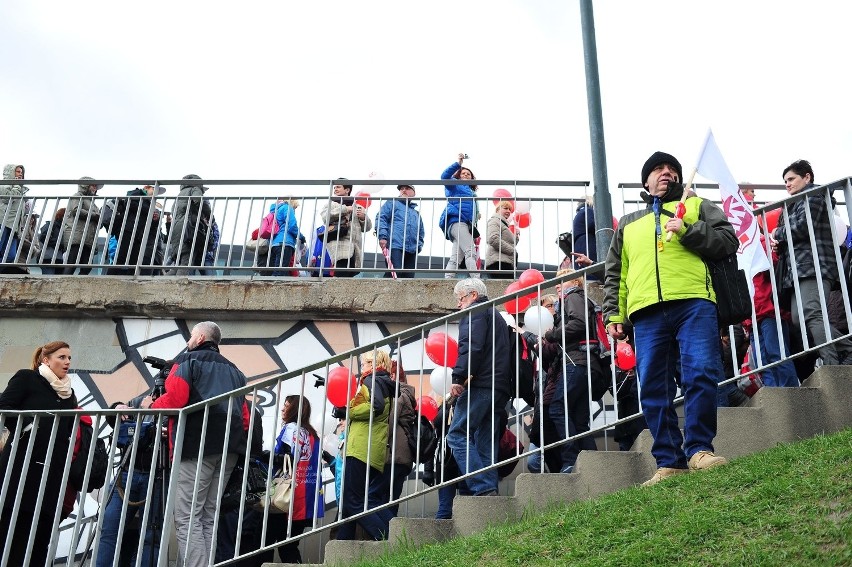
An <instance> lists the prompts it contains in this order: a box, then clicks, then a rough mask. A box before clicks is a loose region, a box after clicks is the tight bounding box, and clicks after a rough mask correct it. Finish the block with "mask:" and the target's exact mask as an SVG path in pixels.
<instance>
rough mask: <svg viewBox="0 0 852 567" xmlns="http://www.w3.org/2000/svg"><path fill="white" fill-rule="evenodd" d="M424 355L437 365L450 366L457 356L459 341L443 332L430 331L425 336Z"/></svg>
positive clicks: (453, 363)
mask: <svg viewBox="0 0 852 567" xmlns="http://www.w3.org/2000/svg"><path fill="white" fill-rule="evenodd" d="M426 356H428V357H429V360H431V361H432V362H434V363H435V364H437V365H438V366H448V367H449V368H452V367H453V366H455V365H456V361H457V360H458V358H459V343H457V342H456V340H455V339H454V338H453V337H448V336H447V335H446V334H444V333H432V334H430V335H429V336H428V337H426Z"/></svg>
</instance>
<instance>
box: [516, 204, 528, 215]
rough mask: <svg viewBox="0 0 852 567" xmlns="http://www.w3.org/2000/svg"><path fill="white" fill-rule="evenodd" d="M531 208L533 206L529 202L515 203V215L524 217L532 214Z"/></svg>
mask: <svg viewBox="0 0 852 567" xmlns="http://www.w3.org/2000/svg"><path fill="white" fill-rule="evenodd" d="M530 207H531V205H530V202H529V201H523V200H519V201H515V213H517V214H519V215H523V214H526V213H528V212H530Z"/></svg>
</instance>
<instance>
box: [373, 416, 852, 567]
mask: <svg viewBox="0 0 852 567" xmlns="http://www.w3.org/2000/svg"><path fill="white" fill-rule="evenodd" d="M744 434H746V433H744ZM850 541H852V430H846V431H844V432H841V433H838V434H835V435H831V436H825V437H817V438H814V439H809V440H806V441H802V442H800V443H797V444H792V445H779V446H778V447H776V448H774V449H772V450H770V451H766V452H764V453H760V454H756V455H751V456H748V457H743V458H741V459H737V460H736V461H734V462H733V463H731V464H730V465H728V466H726V467H721V468H718V469H714V470H710V471H706V472H702V473H695V474H690V475H683V476H680V477H675V478H672V479H669V480H666V481H665V482H663V483H661V484H658V485H657V486H654V487H650V488H641V487H640V488H632V489H628V490H622V491H620V492H617V493H614V494H610V495H608V496H605V497H601V498H598V499H596V500H594V501H588V502H581V503H574V504H570V505H568V506H564V507H559V508H554V509H552V510H549V511H547V512H545V513H543V514H536V515H529V516H528V517H525V518H524V519H523V520H522V521H520V522H515V523H512V524H508V525H506V526H503V527H499V528H494V529H491V530H488V531H486V532H483V533H482V534H479V535H477V536H473V537H468V538H464V539H455V540H452V541H449V542H446V543H442V544H435V545H430V546H426V547H423V548H420V549H416V550H414V549H408V550H406V549H403V550H398V551H396V552H395V553H393V554H392V555H388V556H386V557H383V558H380V559H374V560H371V561H365V562H362V563H359V564H358V565H363V566H366V565H378V566H383V567H412V566H415V565H416V566H431V565H461V566H465V567H473V566H479V565H489V566H500V565H595V566H598V565H617V566H625V565H642V566H645V565H714V566H715V565H749V566H757V565H785V566H789V565H820V566H822V565H852V551H850V546H849V542H850ZM398 549H399V548H398Z"/></svg>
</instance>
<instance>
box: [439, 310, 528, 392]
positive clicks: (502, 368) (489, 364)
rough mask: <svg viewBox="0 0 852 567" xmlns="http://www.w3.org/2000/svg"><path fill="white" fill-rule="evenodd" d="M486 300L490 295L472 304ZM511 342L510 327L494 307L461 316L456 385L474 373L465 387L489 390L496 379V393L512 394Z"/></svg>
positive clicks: (455, 376) (454, 371)
mask: <svg viewBox="0 0 852 567" xmlns="http://www.w3.org/2000/svg"><path fill="white" fill-rule="evenodd" d="M486 301H488V298H487V297H480V298H478V299H477V300H476V301H475V302H474V303H473V305H476V304H478V303H484V302H486ZM510 343H511V337H510V335H509V326H508V325H506V322H505V320H504V319H503V317H502V316H501V315H500V314H499V313H498V312H497V310H496V309H494V308H493V307H491V308H489V309H486V310H484V311H477V312H476V313H473V314H472V315H469V316H467V317H462V319H461V321H459V357H458V360H457V361H456V365H455V367H454V368H453V384H464V383H465V382H466V381H467V379H468V376H473V378H472V379H471V380H470V382H469V383H468V384H467V386H466V387H468V388H473V389H487V390H490V389H491V383H492V381H493V383H494V391H495V392H499V393H503V394H506V395H511V392H513V391H514V389H513V385H512V377H511V375H510V373H509V370H510V368H511V361H510V358H511V356H510V353H511V350H510Z"/></svg>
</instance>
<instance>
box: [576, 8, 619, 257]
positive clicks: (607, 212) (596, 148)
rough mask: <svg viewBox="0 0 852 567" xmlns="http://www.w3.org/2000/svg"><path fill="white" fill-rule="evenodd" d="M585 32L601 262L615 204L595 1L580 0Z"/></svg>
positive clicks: (595, 203) (605, 251)
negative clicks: (609, 174)
mask: <svg viewBox="0 0 852 567" xmlns="http://www.w3.org/2000/svg"><path fill="white" fill-rule="evenodd" d="M580 23H581V25H582V28H583V60H584V63H585V67H586V99H587V102H588V107H589V135H590V137H591V142H592V183H593V186H594V207H595V242H596V243H597V252H598V261H600V262H602V261H604V260H606V254H607V251H608V250H609V244H610V242H611V241H612V234H613V233H612V202H611V200H610V195H609V180H608V178H607V173H606V146H605V144H604V128H603V112H602V111H601V85H600V77H599V75H598V49H597V44H596V40H595V16H594V13H593V11H592V0H580Z"/></svg>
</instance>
